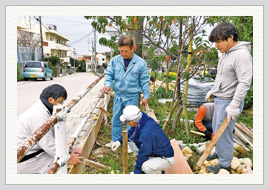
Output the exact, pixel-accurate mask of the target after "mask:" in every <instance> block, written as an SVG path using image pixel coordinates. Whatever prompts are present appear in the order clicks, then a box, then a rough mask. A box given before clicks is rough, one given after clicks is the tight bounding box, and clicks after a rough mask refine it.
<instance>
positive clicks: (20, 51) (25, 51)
mask: <svg viewBox="0 0 269 190" xmlns="http://www.w3.org/2000/svg"><path fill="white" fill-rule="evenodd" d="M17 60H18V63H19V65H20V75H21V76H22V70H23V63H24V62H25V61H39V60H41V52H40V49H38V48H35V49H34V50H33V52H32V50H31V48H30V47H19V46H18V47H17Z"/></svg>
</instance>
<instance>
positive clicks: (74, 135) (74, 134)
mask: <svg viewBox="0 0 269 190" xmlns="http://www.w3.org/2000/svg"><path fill="white" fill-rule="evenodd" d="M102 95H103V92H102V93H101V94H100V96H99V98H98V100H97V101H96V103H95V105H94V106H93V108H92V110H91V112H90V113H89V114H88V115H87V117H84V118H83V119H82V121H81V123H80V124H79V126H78V127H77V128H76V131H75V132H74V133H73V135H72V136H71V139H76V138H77V137H78V135H79V133H80V132H81V130H82V129H83V127H84V125H85V123H86V122H87V120H88V119H89V118H90V117H91V115H92V112H93V111H94V109H95V108H96V106H97V104H98V102H99V100H100V99H101V97H102Z"/></svg>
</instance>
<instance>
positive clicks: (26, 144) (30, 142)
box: [17, 115, 58, 163]
mask: <svg viewBox="0 0 269 190" xmlns="http://www.w3.org/2000/svg"><path fill="white" fill-rule="evenodd" d="M57 122H58V117H57V115H52V116H50V118H49V119H48V120H47V121H46V122H45V123H44V124H43V125H41V126H40V127H39V128H38V129H37V130H35V132H34V133H33V134H32V135H30V136H29V137H28V138H27V139H25V140H24V141H23V142H22V144H21V145H20V146H19V147H18V148H17V163H19V162H20V161H21V159H23V157H24V156H25V155H26V153H27V152H28V150H30V149H31V148H32V147H33V146H34V145H35V144H36V143H37V142H38V141H39V140H40V139H41V138H42V137H43V136H44V135H45V134H47V132H48V131H49V130H50V129H51V128H52V127H53V126H54V125H55V124H56V123H57Z"/></svg>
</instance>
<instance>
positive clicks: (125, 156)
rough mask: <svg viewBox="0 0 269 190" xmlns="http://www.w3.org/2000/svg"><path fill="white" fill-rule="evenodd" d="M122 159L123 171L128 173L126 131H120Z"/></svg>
mask: <svg viewBox="0 0 269 190" xmlns="http://www.w3.org/2000/svg"><path fill="white" fill-rule="evenodd" d="M122 152H123V153H122V159H123V161H122V162H123V173H124V174H127V173H128V132H127V131H126V130H125V131H123V132H122Z"/></svg>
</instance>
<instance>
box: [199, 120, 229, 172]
mask: <svg viewBox="0 0 269 190" xmlns="http://www.w3.org/2000/svg"><path fill="white" fill-rule="evenodd" d="M229 123H230V122H228V121H227V117H225V119H224V121H223V122H222V124H221V125H220V127H219V129H218V130H217V132H216V134H215V135H214V137H213V139H212V140H211V141H210V143H209V145H208V147H207V148H206V150H205V151H204V153H203V154H202V156H201V157H200V159H199V160H198V162H197V166H198V167H199V168H200V167H201V166H202V164H203V163H204V161H205V159H206V158H207V156H208V155H209V154H210V152H211V150H212V149H213V148H214V146H215V144H216V143H217V142H218V140H219V138H220V137H221V135H222V133H223V132H224V131H225V129H226V128H227V126H228V125H229Z"/></svg>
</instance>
